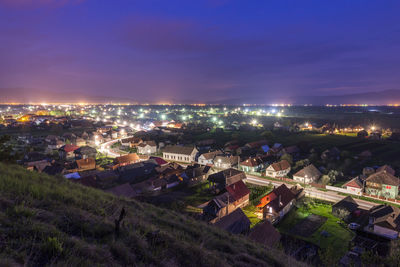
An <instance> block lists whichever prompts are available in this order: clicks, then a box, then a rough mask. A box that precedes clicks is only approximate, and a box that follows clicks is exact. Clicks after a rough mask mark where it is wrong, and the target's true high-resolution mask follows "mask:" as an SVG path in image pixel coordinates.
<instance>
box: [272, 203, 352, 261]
mask: <svg viewBox="0 0 400 267" xmlns="http://www.w3.org/2000/svg"><path fill="white" fill-rule="evenodd" d="M306 201H307V200H306ZM331 211H332V206H331V205H329V204H323V203H312V204H308V205H306V204H304V205H300V207H299V208H294V209H293V210H292V211H291V212H289V213H288V214H287V215H286V217H285V218H284V219H283V220H282V221H281V222H280V223H279V224H278V225H277V228H278V230H279V231H280V232H282V233H286V234H289V235H293V236H295V237H297V238H300V239H303V240H306V241H309V242H311V243H313V244H315V245H317V246H319V247H320V248H321V249H322V250H327V249H329V250H331V251H332V252H333V257H335V259H339V258H340V257H341V256H343V255H344V254H345V253H346V251H347V249H348V242H349V241H350V240H351V239H352V238H353V236H354V233H353V232H352V231H350V230H349V229H348V228H347V226H346V225H345V224H343V223H341V222H340V221H339V219H338V218H336V217H335V216H333V215H332V214H331ZM310 215H318V217H316V218H319V219H318V220H315V221H316V222H315V224H314V225H313V222H312V220H310V219H308V218H309V217H308V216H310ZM313 217H314V216H313ZM306 218H307V219H306ZM311 218H312V217H311ZM321 218H324V219H323V220H326V221H325V222H321V220H320V219H321ZM305 219H306V220H305ZM321 223H322V225H321ZM318 224H320V225H321V226H320V227H318V228H316V229H315V228H314V229H313V226H315V225H317V226H318ZM301 225H303V226H304V225H308V226H310V227H307V228H308V229H309V230H311V229H313V230H314V232H313V233H311V232H310V233H306V234H304V235H302V236H301V235H300V234H301V232H302V231H297V232H295V231H294V229H296V227H297V228H298V227H301ZM306 232H307V231H306Z"/></svg>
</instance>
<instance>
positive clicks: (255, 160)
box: [239, 157, 265, 173]
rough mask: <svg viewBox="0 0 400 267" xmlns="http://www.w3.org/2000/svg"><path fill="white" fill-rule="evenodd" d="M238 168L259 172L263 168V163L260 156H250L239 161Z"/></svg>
mask: <svg viewBox="0 0 400 267" xmlns="http://www.w3.org/2000/svg"><path fill="white" fill-rule="evenodd" d="M239 168H240V169H241V170H242V171H245V172H250V173H259V172H261V171H262V170H263V169H264V168H265V165H264V161H263V160H262V159H261V157H250V158H248V159H246V160H245V161H242V162H240V164H239Z"/></svg>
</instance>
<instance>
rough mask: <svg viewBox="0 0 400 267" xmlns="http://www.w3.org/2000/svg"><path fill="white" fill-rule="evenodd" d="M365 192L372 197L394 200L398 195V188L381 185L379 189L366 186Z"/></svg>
mask: <svg viewBox="0 0 400 267" xmlns="http://www.w3.org/2000/svg"><path fill="white" fill-rule="evenodd" d="M365 192H366V193H367V194H368V195H373V196H382V197H385V198H396V197H397V195H398V187H397V186H393V185H385V184H382V187H381V188H376V187H369V186H368V184H367V187H366V188H365Z"/></svg>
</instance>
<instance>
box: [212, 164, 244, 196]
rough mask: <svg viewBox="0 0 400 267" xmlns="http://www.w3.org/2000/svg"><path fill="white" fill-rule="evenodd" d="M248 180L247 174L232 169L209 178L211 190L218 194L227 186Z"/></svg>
mask: <svg viewBox="0 0 400 267" xmlns="http://www.w3.org/2000/svg"><path fill="white" fill-rule="evenodd" d="M243 179H246V174H245V173H244V172H242V171H239V170H236V169H233V168H230V169H226V170H223V171H220V172H217V173H213V174H211V175H209V176H208V181H210V182H211V188H212V189H213V190H214V192H216V193H218V192H221V191H222V190H224V189H225V187H226V186H227V185H231V184H233V183H236V182H237V181H240V180H243Z"/></svg>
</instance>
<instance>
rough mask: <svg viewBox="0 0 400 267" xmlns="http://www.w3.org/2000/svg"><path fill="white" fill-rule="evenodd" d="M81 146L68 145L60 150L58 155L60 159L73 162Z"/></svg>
mask: <svg viewBox="0 0 400 267" xmlns="http://www.w3.org/2000/svg"><path fill="white" fill-rule="evenodd" d="M78 148H79V146H76V145H71V144H67V145H65V146H62V147H60V148H59V149H58V155H59V156H60V159H63V160H71V159H73V158H74V157H75V154H74V151H75V150H77V149H78Z"/></svg>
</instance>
